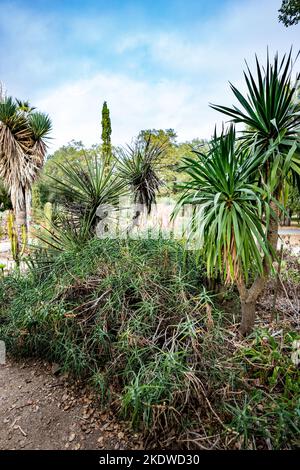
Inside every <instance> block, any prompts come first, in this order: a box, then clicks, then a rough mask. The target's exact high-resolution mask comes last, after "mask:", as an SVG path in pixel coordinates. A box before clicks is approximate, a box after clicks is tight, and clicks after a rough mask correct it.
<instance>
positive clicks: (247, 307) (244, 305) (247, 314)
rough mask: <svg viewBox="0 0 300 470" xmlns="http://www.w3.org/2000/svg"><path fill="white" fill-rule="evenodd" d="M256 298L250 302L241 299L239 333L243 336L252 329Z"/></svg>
mask: <svg viewBox="0 0 300 470" xmlns="http://www.w3.org/2000/svg"><path fill="white" fill-rule="evenodd" d="M255 307H256V300H252V301H250V302H247V301H241V309H242V321H241V325H240V333H241V334H242V335H243V336H244V335H247V334H248V333H250V332H251V331H252V330H253V327H254V322H255Z"/></svg>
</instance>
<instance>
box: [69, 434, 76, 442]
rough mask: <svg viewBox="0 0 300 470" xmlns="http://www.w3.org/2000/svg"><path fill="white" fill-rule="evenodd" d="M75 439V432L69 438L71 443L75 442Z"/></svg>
mask: <svg viewBox="0 0 300 470" xmlns="http://www.w3.org/2000/svg"><path fill="white" fill-rule="evenodd" d="M75 437H76V434H75V432H71V434H70V436H69V442H72V441H74V439H75Z"/></svg>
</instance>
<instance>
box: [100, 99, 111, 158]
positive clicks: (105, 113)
mask: <svg viewBox="0 0 300 470" xmlns="http://www.w3.org/2000/svg"><path fill="white" fill-rule="evenodd" d="M101 125H102V134H101V138H102V141H103V144H102V155H103V159H104V163H105V165H109V164H110V160H111V139H110V136H111V122H110V116H109V109H108V106H107V103H106V101H104V103H103V107H102V121H101Z"/></svg>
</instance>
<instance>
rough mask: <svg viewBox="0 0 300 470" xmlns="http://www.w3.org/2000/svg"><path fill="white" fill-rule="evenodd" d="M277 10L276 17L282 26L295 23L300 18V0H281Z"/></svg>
mask: <svg viewBox="0 0 300 470" xmlns="http://www.w3.org/2000/svg"><path fill="white" fill-rule="evenodd" d="M278 12H279V15H278V19H279V21H280V22H281V23H283V24H284V26H286V27H288V26H292V25H295V24H297V23H298V22H299V20H300V0H282V5H281V8H280V9H279V10H278Z"/></svg>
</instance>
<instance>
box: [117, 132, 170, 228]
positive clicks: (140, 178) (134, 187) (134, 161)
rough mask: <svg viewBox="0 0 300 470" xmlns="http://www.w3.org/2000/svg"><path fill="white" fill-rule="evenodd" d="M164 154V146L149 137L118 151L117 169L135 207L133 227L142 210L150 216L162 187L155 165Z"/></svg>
mask: <svg viewBox="0 0 300 470" xmlns="http://www.w3.org/2000/svg"><path fill="white" fill-rule="evenodd" d="M165 152H166V145H164V144H158V143H156V142H153V141H152V139H151V136H149V137H148V138H147V139H146V140H140V139H137V140H136V141H135V143H134V144H133V145H127V147H125V148H121V149H119V151H118V154H117V162H118V163H117V169H118V172H119V175H120V177H121V178H122V179H123V181H124V182H125V183H126V184H127V185H128V187H129V188H130V189H131V191H132V193H133V201H134V204H135V205H136V209H135V214H134V216H133V221H134V223H133V225H135V224H136V223H137V221H138V218H139V216H140V215H141V214H142V212H143V210H144V208H145V209H146V211H147V213H148V214H150V213H151V209H152V206H153V205H154V204H156V196H157V192H158V190H159V188H160V186H161V185H162V181H161V180H160V178H159V176H158V173H157V169H156V164H157V163H158V161H159V160H160V159H161V158H162V157H163V156H164V155H165Z"/></svg>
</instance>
